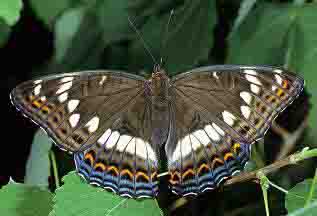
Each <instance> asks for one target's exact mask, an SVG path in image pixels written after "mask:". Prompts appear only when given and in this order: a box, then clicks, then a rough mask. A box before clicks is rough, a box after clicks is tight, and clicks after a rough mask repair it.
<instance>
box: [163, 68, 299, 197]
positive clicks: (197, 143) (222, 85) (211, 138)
mask: <svg viewBox="0 0 317 216" xmlns="http://www.w3.org/2000/svg"><path fill="white" fill-rule="evenodd" d="M302 89H303V80H302V79H301V78H299V77H298V76H296V75H295V74H293V73H290V72H287V71H285V70H280V69H276V68H268V67H249V66H230V65H229V66H212V67H203V68H198V69H195V70H193V71H190V72H188V73H185V74H180V75H178V76H176V77H175V78H174V79H173V80H172V87H171V90H170V91H171V94H172V97H173V99H172V101H174V104H173V105H172V110H173V113H175V116H174V118H175V126H174V128H175V129H174V130H172V131H171V133H172V134H173V135H174V138H173V139H174V140H173V142H169V143H168V144H167V145H166V153H167V158H168V159H169V170H170V174H171V178H170V183H171V186H172V189H173V191H174V192H176V193H179V194H182V195H188V194H198V193H201V192H203V191H205V190H208V189H212V188H215V187H217V186H218V184H219V183H220V182H221V181H222V180H223V179H225V178H228V177H230V176H232V175H234V174H235V173H237V172H238V171H240V170H242V169H243V166H244V165H245V163H246V162H247V160H248V158H249V154H250V144H252V143H253V142H254V141H256V140H258V139H260V138H262V137H263V136H264V134H265V132H266V131H267V129H268V128H269V127H270V126H271V124H272V121H273V120H274V118H275V117H276V116H277V115H278V114H279V113H280V112H281V111H282V110H283V109H285V107H286V106H287V105H289V104H290V103H291V102H292V101H293V100H294V99H295V98H296V97H297V96H298V95H299V93H300V92H301V91H302Z"/></svg>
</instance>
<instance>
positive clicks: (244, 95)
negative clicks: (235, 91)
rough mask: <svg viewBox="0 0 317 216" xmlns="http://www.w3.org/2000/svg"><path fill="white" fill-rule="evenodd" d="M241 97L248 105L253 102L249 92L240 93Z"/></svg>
mask: <svg viewBox="0 0 317 216" xmlns="http://www.w3.org/2000/svg"><path fill="white" fill-rule="evenodd" d="M240 97H241V98H242V99H243V100H244V101H245V102H246V103H247V104H250V103H251V100H252V96H251V94H250V93H249V92H245V91H244V92H240Z"/></svg>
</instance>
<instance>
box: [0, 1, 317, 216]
mask: <svg viewBox="0 0 317 216" xmlns="http://www.w3.org/2000/svg"><path fill="white" fill-rule="evenodd" d="M28 4H29V5H30V7H31V8H32V11H33V13H34V14H35V15H36V17H37V18H38V19H39V20H40V21H41V23H42V24H43V25H44V27H45V28H46V29H47V31H49V32H50V33H52V35H53V37H54V39H53V43H54V50H53V52H52V53H50V54H51V56H52V57H51V58H48V59H46V64H45V65H40V68H41V69H40V70H39V69H38V67H39V65H35V66H34V68H33V71H32V73H35V74H36V75H40V74H46V73H58V72H60V73H63V72H70V71H74V70H85V69H97V68H107V69H123V70H127V71H129V72H131V73H135V74H142V75H148V74H150V73H151V71H152V69H153V64H155V62H160V58H161V57H162V60H163V64H164V67H165V69H166V70H167V72H168V73H169V74H170V75H175V74H177V73H181V72H183V71H185V70H189V69H191V68H194V67H197V66H201V65H205V64H211V63H212V64H222V63H227V64H252V65H257V64H261V65H263V64H264V65H276V66H284V67H286V68H290V69H291V70H292V71H296V72H297V73H298V74H300V75H301V76H303V77H304V79H305V80H306V84H307V85H306V91H307V92H308V93H309V94H310V97H311V100H310V102H311V104H312V109H310V112H309V115H308V110H309V107H308V102H307V100H308V99H307V95H304V96H302V98H304V99H302V100H301V102H298V103H302V104H303V105H302V106H303V107H300V108H301V109H302V110H305V111H304V112H298V113H302V115H300V114H298V113H296V115H294V116H293V115H287V114H285V115H286V117H284V123H285V124H284V125H287V126H288V124H291V122H293V121H295V120H296V121H295V122H303V119H304V120H305V119H306V118H307V116H308V118H309V120H308V127H309V130H308V131H306V133H305V137H304V139H300V137H298V136H302V134H303V133H300V134H299V135H296V140H297V141H298V140H300V141H301V142H303V143H300V144H298V143H297V142H296V143H297V146H296V148H298V147H299V146H300V145H302V146H306V145H312V146H315V147H316V146H317V137H316V134H317V123H316V119H317V116H316V113H317V111H316V107H317V104H316V102H317V96H316V86H317V83H316V82H317V77H316V73H315V70H316V69H317V64H316V62H317V61H316V60H315V59H316V58H317V55H316V53H317V52H316V50H317V49H316V47H317V41H316V40H317V39H316V38H317V37H316V35H317V24H316V20H317V13H316V10H317V4H316V3H315V2H313V3H305V2H304V1H294V2H293V1H290V0H289V1H283V3H281V2H279V1H274V2H273V3H272V2H271V1H268V0H267V1H265V0H264V1H256V0H243V1H216V0H175V1H171V0H154V1H148V0H135V1H129V0H117V1H107V0H79V1H78V0H55V1H48V0H46V1H45V0H29V1H28ZM21 10H22V1H21V0H1V1H0V47H3V46H5V45H6V42H7V41H8V38H9V37H10V33H11V30H12V28H14V27H13V26H14V25H15V24H16V22H17V21H18V19H19V17H20V15H19V14H20V11H21ZM171 10H173V13H172V14H171ZM232 11H233V13H232ZM128 15H130V19H131V20H132V22H133V25H135V27H136V28H137V29H138V30H139V31H140V33H141V35H142V38H144V41H145V43H146V45H144V44H143V42H142V40H141V39H140V38H139V36H138V35H137V34H136V32H135V30H133V28H132V27H131V25H130V24H129V22H128ZM168 22H169V25H168V26H167V23H168ZM145 46H147V47H148V49H149V50H150V52H151V53H152V54H153V56H154V60H153V59H152V58H151V56H150V54H149V53H148V52H147V51H146V49H145V48H144V47H145ZM305 97H306V98H305ZM294 103H296V101H295V102H294ZM299 105H301V104H299ZM297 106H298V105H297ZM304 106H307V107H304ZM297 108H298V107H297ZM284 113H285V112H284ZM286 113H287V112H286ZM282 115H283V114H282ZM293 119H295V120H293ZM277 122H278V121H277ZM294 125H295V127H294V128H295V129H298V127H299V126H298V125H299V124H298V123H297V124H294ZM305 126H306V125H305ZM276 127H277V126H276ZM279 127H281V126H280V125H279ZM295 129H294V130H291V129H289V128H288V127H286V129H285V128H283V129H279V130H277V129H276V130H275V132H276V131H279V133H277V135H276V134H275V135H276V136H278V135H281V134H282V135H283V136H284V138H285V136H288V137H290V136H291V135H289V134H291V133H293V132H294V131H295ZM281 131H282V132H281ZM285 131H286V132H285ZM272 133H274V131H273V132H269V136H268V137H266V139H265V147H267V146H268V144H269V143H273V144H274V146H277V145H275V144H276V143H278V144H280V145H283V144H285V143H283V142H281V141H280V138H276V137H275V138H271V136H272V135H270V134H272ZM294 133H295V132H294ZM285 134H286V135H285ZM282 138H283V137H282ZM282 140H283V139H282ZM286 140H287V139H286ZM294 140H295V139H294ZM286 144H287V143H286ZM262 145H263V143H262ZM302 146H300V147H302ZM50 148H51V146H50V142H49V141H48V140H47V137H46V136H43V134H40V133H37V134H36V135H35V137H34V141H33V144H32V149H31V153H30V156H29V159H28V163H27V169H26V176H25V183H26V184H12V183H10V184H8V185H7V186H5V187H4V188H3V189H1V190H0V200H1V201H0V212H1V214H3V212H4V213H5V214H4V215H8V216H11V215H12V216H13V215H15V216H20V215H48V214H49V215H50V216H53V215H56V216H59V215H60V216H62V215H75V214H76V215H79V216H82V215H92V216H93V215H118V216H120V215H160V214H161V210H160V208H161V209H162V210H164V212H169V213H171V214H173V215H188V214H190V213H191V212H193V211H195V213H197V211H199V213H200V214H201V215H210V214H211V213H213V214H214V215H223V214H224V212H226V214H227V213H228V212H229V213H228V214H230V215H231V214H232V215H238V214H239V210H241V209H242V213H241V214H243V215H254V214H255V213H257V214H259V215H264V214H265V209H264V207H263V205H264V204H263V203H264V202H265V203H266V204H267V205H268V206H269V208H270V211H273V210H274V208H277V207H276V206H278V204H277V203H279V204H280V205H282V206H283V207H282V208H284V207H286V208H287V210H288V211H289V212H292V213H291V214H292V215H312V214H313V213H312V212H315V211H316V200H315V199H316V192H315V189H314V188H315V186H314V185H315V184H316V182H315V181H311V180H305V181H304V182H302V183H300V184H298V185H297V186H295V187H294V188H293V189H291V190H289V191H288V192H287V191H286V190H285V189H282V188H280V187H278V186H276V185H274V184H273V183H272V182H271V181H269V180H268V179H267V177H266V176H265V178H266V180H263V181H261V183H262V186H263V187H262V188H263V194H264V202H263V199H262V198H261V199H260V201H259V202H256V198H254V197H259V195H258V194H260V193H258V194H256V195H255V196H254V197H252V195H251V194H250V193H249V191H247V195H245V196H242V195H241V194H240V191H239V190H240V188H238V187H236V188H235V189H232V191H230V192H229V195H223V194H226V193H225V191H222V190H220V192H219V191H216V192H212V193H211V194H212V195H211V194H207V195H206V196H202V197H197V198H194V199H191V198H188V199H187V198H186V199H185V198H181V199H178V198H175V197H172V196H171V195H167V196H165V197H163V199H164V200H165V203H167V204H164V202H159V203H160V205H159V206H160V208H159V207H158V205H157V203H156V201H155V200H141V201H139V200H137V201H136V200H126V199H124V198H122V197H119V196H116V195H114V194H112V193H108V192H106V191H104V190H103V189H100V188H94V187H92V186H89V185H87V184H86V183H84V182H83V181H82V180H81V179H80V178H79V177H78V176H76V175H75V174H74V173H70V174H68V175H66V176H64V178H63V181H64V185H63V186H61V187H60V188H57V189H56V190H54V188H53V189H52V188H51V190H52V191H53V193H51V192H49V191H48V190H47V189H43V187H45V188H47V187H48V186H51V185H50V184H49V182H48V181H47V178H48V176H49V175H50V173H51V170H50V169H49V167H56V165H59V167H61V164H63V163H65V162H64V161H57V162H55V161H54V160H51V161H50V160H49V156H48V151H49V150H50ZM296 148H295V149H296ZM259 149H260V151H261V154H258V152H257V156H258V158H257V159H256V161H257V162H259V161H260V163H256V164H263V165H267V163H268V162H272V161H273V160H270V159H272V157H274V156H272V155H273V153H272V152H275V150H274V151H273V150H270V151H269V156H268V154H265V151H267V150H266V149H264V148H263V146H262V148H261V147H259ZM263 149H264V150H263ZM260 155H261V156H260ZM310 156H311V155H310ZM310 156H309V157H310ZM262 157H263V158H262ZM56 163H57V164H56ZM311 164H312V163H311ZM311 164H310V165H311ZM314 165H315V164H314ZM307 167H308V168H307ZM258 168H259V167H258ZM306 169H307V170H310V172H311V170H313V169H314V167H313V166H309V165H307V166H306ZM54 173H55V174H54V175H55V176H54V177H55V178H56V179H57V180H55V181H56V182H55V185H57V187H58V185H59V184H58V177H57V175H56V173H57V171H56V169H55V170H54ZM281 173H286V172H284V170H282V171H281ZM307 173H309V171H307ZM63 174H65V173H63ZM285 175H287V173H286V174H285ZM272 178H274V176H272ZM289 179H291V178H289ZM261 180H262V179H261ZM275 180H276V179H275ZM273 181H274V180H273ZM276 181H277V182H278V180H276ZM289 181H291V180H289ZM278 183H279V182H278ZM31 185H32V186H31ZM271 186H273V187H275V188H277V189H278V190H279V193H282V192H287V196H286V202H285V205H284V200H282V201H281V200H278V201H279V202H276V199H278V196H275V195H274V194H273V193H271V190H270V188H271ZM283 186H284V187H286V188H290V185H283ZM51 187H52V186H51ZM250 188H251V187H247V189H249V190H251V189H250ZM258 188H259V187H258ZM213 193H214V194H216V195H214V194H213ZM220 194H221V196H223V197H224V199H220V198H219V196H220ZM245 197H246V199H248V201H249V202H248V203H245V202H244V201H243V198H245ZM299 197H300V198H299ZM307 197H310V199H308V198H307ZM233 198H235V200H234V201H232V200H233ZM253 198H254V200H255V201H254V200H253ZM164 200H163V201H164ZM272 200H273V201H272ZM307 200H309V202H308V201H307ZM159 201H160V198H159ZM219 202H220V203H221V202H223V203H221V204H219ZM227 202H229V203H231V204H232V206H234V204H236V206H235V207H231V205H227ZM162 203H163V204H162ZM174 203H182V204H181V205H178V204H177V207H175V209H176V210H175V209H173V208H172V207H171V206H173V204H174ZM242 205H243V206H242ZM259 205H260V207H255V208H253V209H252V207H250V206H259ZM244 206H246V207H244ZM205 208H206V209H207V210H206V212H204V211H203V209H205ZM259 208H260V210H261V211H259ZM219 209H221V210H219ZM217 210H219V211H217ZM173 211H174V212H173ZM266 211H267V214H268V213H269V212H270V211H269V209H268V208H267V209H266ZM49 212H50V213H49ZM237 212H238V213H237ZM245 212H247V213H246V214H244V213H245ZM277 212H278V211H277ZM276 214H279V213H276Z"/></svg>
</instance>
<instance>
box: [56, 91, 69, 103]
mask: <svg viewBox="0 0 317 216" xmlns="http://www.w3.org/2000/svg"><path fill="white" fill-rule="evenodd" d="M67 98H68V92H64V93H63V94H61V95H59V96H58V101H59V102H61V103H64V102H65V101H66V100H67Z"/></svg>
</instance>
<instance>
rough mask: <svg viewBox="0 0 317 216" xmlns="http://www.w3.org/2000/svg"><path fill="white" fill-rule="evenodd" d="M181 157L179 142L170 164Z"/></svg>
mask: <svg viewBox="0 0 317 216" xmlns="http://www.w3.org/2000/svg"><path fill="white" fill-rule="evenodd" d="M181 156H182V155H181V141H180V140H179V141H178V142H177V144H176V148H175V150H174V152H173V155H172V162H174V161H176V160H178V159H179V158H180V157H181Z"/></svg>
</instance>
